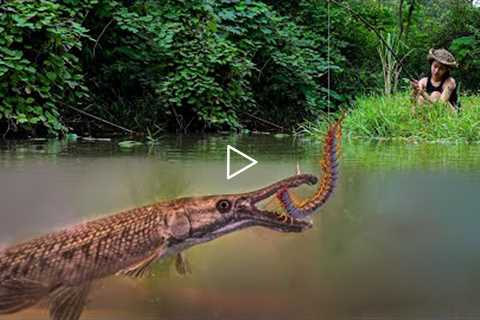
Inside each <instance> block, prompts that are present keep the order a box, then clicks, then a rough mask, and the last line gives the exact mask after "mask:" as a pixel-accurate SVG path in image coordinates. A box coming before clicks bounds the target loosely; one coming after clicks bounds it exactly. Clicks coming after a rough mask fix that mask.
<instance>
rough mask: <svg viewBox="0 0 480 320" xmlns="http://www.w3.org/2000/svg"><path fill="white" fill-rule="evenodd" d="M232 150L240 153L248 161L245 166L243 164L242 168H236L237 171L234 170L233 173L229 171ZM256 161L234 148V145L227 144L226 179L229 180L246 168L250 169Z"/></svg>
mask: <svg viewBox="0 0 480 320" xmlns="http://www.w3.org/2000/svg"><path fill="white" fill-rule="evenodd" d="M231 151H233V152H235V153H236V154H239V155H241V156H242V157H244V158H245V159H247V160H248V161H250V163H249V164H247V165H246V166H243V167H242V168H240V169H238V170H237V171H235V172H234V173H231V172H230V159H231V157H230V152H231ZM257 163H258V161H257V160H255V159H253V158H252V157H250V156H248V155H246V154H245V153H243V152H241V151H240V150H238V149H235V148H234V147H232V146H231V145H227V180H230V179H232V178H233V177H235V176H237V175H239V174H240V173H242V172H244V171H245V170H248V169H250V168H251V167H253V166H254V165H256V164H257Z"/></svg>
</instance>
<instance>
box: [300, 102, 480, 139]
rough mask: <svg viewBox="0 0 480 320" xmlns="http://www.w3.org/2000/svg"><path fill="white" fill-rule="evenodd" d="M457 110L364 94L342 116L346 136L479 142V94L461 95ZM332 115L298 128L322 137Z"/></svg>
mask: <svg viewBox="0 0 480 320" xmlns="http://www.w3.org/2000/svg"><path fill="white" fill-rule="evenodd" d="M461 104H462V107H461V109H460V111H459V112H456V113H455V112H452V111H450V110H449V109H448V108H447V107H446V106H445V105H444V104H440V103H438V104H433V105H432V104H428V105H425V107H423V108H418V107H417V111H416V113H415V114H414V113H412V107H411V102H410V96H409V94H408V93H401V94H396V95H392V96H365V97H359V98H358V99H357V100H356V103H355V105H354V107H353V108H352V109H351V110H350V112H348V114H347V116H346V118H345V120H344V125H343V127H344V134H345V136H347V137H349V138H361V139H365V138H367V139H380V140H383V139H388V140H406V141H411V142H417V141H423V142H437V143H480V96H478V95H471V96H462V97H461ZM330 120H332V121H333V118H332V117H323V118H322V119H321V120H318V121H317V122H309V123H306V124H304V125H302V126H301V132H302V133H304V134H306V135H310V136H313V137H319V138H321V137H323V136H324V134H325V132H326V130H327V127H328V124H329V123H330V122H331V121H330Z"/></svg>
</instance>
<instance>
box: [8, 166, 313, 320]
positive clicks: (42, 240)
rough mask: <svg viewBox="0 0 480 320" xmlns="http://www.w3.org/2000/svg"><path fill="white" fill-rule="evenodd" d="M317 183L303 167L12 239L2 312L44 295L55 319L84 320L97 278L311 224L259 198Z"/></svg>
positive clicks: (142, 270)
mask: <svg viewBox="0 0 480 320" xmlns="http://www.w3.org/2000/svg"><path fill="white" fill-rule="evenodd" d="M316 183H318V178H317V177H316V176H314V175H310V174H301V175H295V176H292V177H287V178H285V179H283V180H280V181H278V182H276V183H273V184H271V185H269V186H267V187H264V188H261V189H259V190H256V191H251V192H245V193H238V194H220V195H207V196H198V197H186V198H179V199H173V200H169V201H164V202H158V203H153V204H150V205H146V206H143V207H139V208H133V209H130V210H124V211H121V212H119V213H116V214H113V215H109V216H105V217H100V218H97V219H94V220H90V221H86V222H83V223H80V224H77V225H74V226H71V227H67V228H64V229H61V230H58V231H53V232H51V233H48V234H46V235H43V236H40V237H38V238H34V239H31V240H28V241H25V242H21V243H19V244H15V245H12V246H10V247H7V248H6V249H4V250H3V251H1V252H0V315H1V314H10V313H15V312H18V311H21V310H24V309H26V308H29V307H32V306H34V305H35V304H37V303H38V302H39V301H40V300H42V299H44V298H46V299H48V308H49V318H50V319H51V320H78V319H80V317H81V314H82V311H83V309H84V307H85V305H86V303H87V299H88V295H89V292H90V291H91V288H92V283H94V282H95V281H97V280H99V279H102V278H105V277H108V276H113V275H118V276H125V277H133V278H140V277H143V276H145V275H146V274H148V273H149V270H150V269H151V267H152V265H153V264H154V263H155V262H157V261H159V260H161V259H165V258H167V257H170V256H176V257H177V262H176V264H177V269H180V271H181V272H183V273H188V272H189V266H188V264H187V263H186V262H185V261H184V259H183V257H182V253H183V252H184V251H185V250H186V249H188V248H190V247H192V246H195V245H199V244H202V243H205V242H208V241H212V240H214V239H216V238H218V237H221V236H223V235H226V234H230V233H232V232H235V231H238V230H242V229H245V228H248V227H253V226H260V227H265V228H268V229H272V230H276V231H279V232H303V231H305V230H308V229H310V228H311V227H312V223H311V222H309V221H303V220H298V219H295V218H294V217H290V216H287V217H285V215H284V214H283V213H282V212H277V211H270V210H265V209H264V208H259V207H257V205H259V204H261V202H262V201H263V200H265V199H269V198H271V197H274V196H275V194H276V193H277V192H279V190H288V189H291V188H297V187H299V186H301V185H311V186H312V185H315V184H316Z"/></svg>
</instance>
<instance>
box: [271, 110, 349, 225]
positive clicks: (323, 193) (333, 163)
mask: <svg viewBox="0 0 480 320" xmlns="http://www.w3.org/2000/svg"><path fill="white" fill-rule="evenodd" d="M344 117H345V114H343V115H342V116H341V117H340V118H339V119H338V120H337V121H336V122H334V123H333V124H332V125H331V126H330V127H329V129H328V131H327V134H326V136H325V142H324V147H323V158H322V159H321V161H320V167H321V168H322V180H321V182H320V184H319V187H318V189H317V191H316V192H315V194H314V195H313V196H312V197H311V198H309V199H306V200H303V201H302V202H300V201H298V200H297V199H296V198H295V197H294V196H292V195H291V194H290V192H289V190H288V188H283V189H281V190H280V191H279V192H278V193H277V195H276V197H277V200H278V202H280V206H281V207H282V209H283V210H284V213H285V216H290V217H293V218H295V219H305V218H307V217H309V216H310V215H311V214H313V213H314V212H315V211H316V210H317V209H319V208H320V207H321V206H323V204H325V203H326V202H327V200H328V199H329V198H330V197H331V196H332V194H333V192H334V190H335V187H336V181H337V178H338V175H339V169H338V166H339V158H340V151H341V142H342V121H343V119H344ZM299 171H300V170H299V168H298V166H297V172H299Z"/></svg>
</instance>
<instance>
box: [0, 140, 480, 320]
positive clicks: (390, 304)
mask: <svg viewBox="0 0 480 320" xmlns="http://www.w3.org/2000/svg"><path fill="white" fill-rule="evenodd" d="M226 144H234V145H235V146H237V147H238V148H239V149H240V150H242V151H244V152H246V153H249V154H252V155H254V156H255V158H256V159H258V160H259V164H258V165H257V166H255V167H253V168H252V169H251V170H249V171H247V172H246V173H245V174H242V175H240V176H239V177H238V178H235V179H233V180H231V181H227V180H226V179H225V165H224V153H225V145H226ZM320 153H321V145H320V144H318V143H316V142H302V141H299V140H294V139H289V138H287V139H275V138H272V137H263V136H261V137H256V138H249V137H245V136H233V137H231V136H220V137H213V138H212V137H205V138H201V139H194V138H188V137H187V138H183V139H182V140H178V139H167V138H166V139H164V140H163V142H162V143H161V144H160V145H157V146H154V147H148V146H145V147H140V148H136V149H134V150H132V151H129V152H124V151H122V150H121V149H120V148H118V146H117V144H116V143H106V142H104V143H84V142H77V143H62V142H58V141H57V142H49V143H44V142H38V143H34V144H22V143H12V144H10V145H3V146H2V147H0V165H1V167H0V181H2V185H1V187H0V201H1V203H2V210H1V213H0V217H1V221H2V223H1V224H0V243H10V242H12V241H16V240H19V239H24V238H28V237H31V236H32V235H36V234H41V233H44V232H47V231H50V230H52V228H57V227H61V226H64V225H69V224H72V223H76V222H79V221H82V220H84V219H87V218H92V217H95V216H98V215H101V214H105V213H108V212H115V211H118V210H121V209H124V208H130V207H134V206H139V205H142V204H145V203H149V202H153V201H160V200H162V199H167V198H174V197H179V196H185V195H199V194H208V193H225V192H241V191H246V190H250V189H254V188H257V187H260V186H263V185H266V184H269V183H270V182H272V181H274V180H277V179H280V178H283V177H285V176H288V175H291V174H292V173H293V172H294V169H295V165H296V162H297V161H299V162H300V164H301V167H302V169H303V170H304V171H306V172H313V173H318V172H319V167H318V162H317V161H318V157H319V154H320ZM479 156H480V147H479V146H463V145H458V146H442V145H423V146H421V145H416V146H410V145H381V144H380V145H379V144H349V145H347V146H345V148H344V159H343V164H342V168H341V178H340V181H339V187H338V190H337V193H336V194H335V196H334V197H333V199H332V200H331V201H330V202H329V203H328V204H327V205H326V207H325V208H324V210H322V213H321V214H320V215H317V216H316V217H315V228H314V229H313V230H311V231H308V232H306V233H304V234H279V233H275V232H272V231H268V230H264V229H260V228H256V229H250V230H245V231H242V232H239V233H236V234H232V235H229V236H226V237H224V238H221V239H217V240H215V241H214V242H211V243H208V244H205V245H202V246H199V247H195V248H193V249H191V250H189V251H188V253H187V254H188V256H189V258H190V260H191V264H192V268H193V274H192V275H191V276H189V277H185V278H182V277H178V276H177V275H176V274H175V272H174V270H173V267H172V265H171V263H169V261H166V262H163V263H161V264H159V265H157V266H156V268H155V276H154V277H151V278H148V279H146V280H141V281H136V280H130V279H119V278H111V279H108V280H106V281H104V282H101V283H99V284H98V286H97V289H96V290H95V291H94V293H93V295H92V301H91V303H90V304H89V306H88V308H87V310H86V312H85V313H84V314H83V317H82V319H139V320H143V319H145V320H146V319H162V318H165V319H167V318H168V319H199V318H200V319H247V318H248V319H251V318H255V319H259V318H260V319H273V318H276V319H291V318H298V319H319V318H324V319H407V318H408V319H453V318H454V319H473V318H478V317H477V316H479V317H480V308H479V307H478V303H477V302H476V297H477V296H478V295H479V294H480V281H476V280H480V273H479V271H478V270H480V268H479V267H480V254H479V253H477V252H478V249H477V248H478V247H479V245H480V240H479V238H478V236H477V234H478V232H477V229H478V226H479V225H480V216H479V212H480V204H479V202H478V199H477V198H476V196H478V190H479V188H480V174H479V173H480V160H479V159H480V157H479ZM303 192H305V193H306V192H308V190H307V189H304V190H303ZM4 318H5V319H12V320H13V319H46V310H45V308H44V306H43V305H40V306H38V307H37V308H35V309H31V310H27V311H25V312H23V313H21V314H17V315H11V316H8V317H4Z"/></svg>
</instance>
